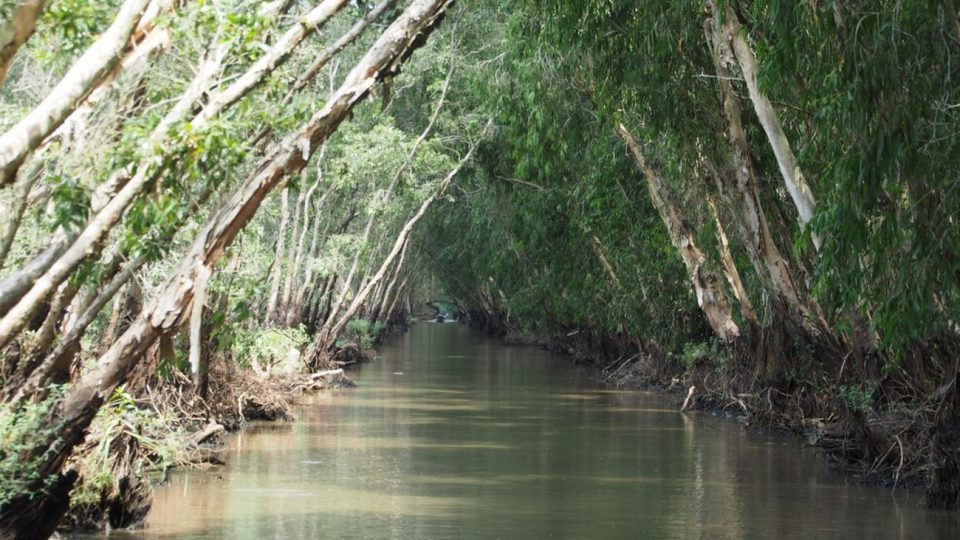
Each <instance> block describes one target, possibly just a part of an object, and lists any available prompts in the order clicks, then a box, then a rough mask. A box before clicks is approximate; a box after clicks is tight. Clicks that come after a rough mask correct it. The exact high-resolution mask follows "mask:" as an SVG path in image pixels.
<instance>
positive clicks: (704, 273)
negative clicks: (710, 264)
mask: <svg viewBox="0 0 960 540" xmlns="http://www.w3.org/2000/svg"><path fill="white" fill-rule="evenodd" d="M617 133H618V134H619V135H620V137H621V138H622V139H623V140H624V142H625V143H626V144H627V148H628V149H629V150H630V153H631V154H632V155H633V159H634V161H635V162H636V164H637V167H638V168H639V169H640V171H641V172H642V173H643V176H644V178H646V180H647V188H648V189H649V191H650V198H651V199H653V204H654V206H655V207H656V208H657V211H658V212H659V213H660V218H661V219H662V220H663V224H664V225H665V226H666V227H667V232H668V233H669V234H670V239H671V241H672V242H673V245H674V247H675V248H677V250H678V251H679V252H680V257H681V258H682V259H683V264H684V265H685V266H686V267H687V272H688V273H689V274H690V282H691V283H692V284H693V290H694V292H695V293H696V295H697V304H698V305H699V306H700V309H701V310H702V311H703V313H704V315H706V317H707V322H709V323H710V328H712V329H713V332H714V333H715V334H716V335H717V337H719V338H720V339H721V340H724V341H730V340H733V339H734V338H736V337H739V336H740V328H739V327H737V323H736V322H735V321H734V320H733V316H732V315H731V313H730V305H729V303H727V295H726V294H725V293H724V291H723V289H722V288H721V286H720V280H719V279H718V278H717V276H715V275H714V274H713V273H712V272H710V271H708V270H707V269H706V268H704V264H705V263H706V262H707V257H706V255H704V254H703V252H702V251H700V248H698V247H697V244H696V242H695V240H694V237H693V233H692V232H691V231H690V229H689V228H688V227H687V225H686V223H685V222H684V220H683V217H682V214H681V213H680V208H679V207H678V206H677V203H676V202H675V201H674V200H673V196H672V194H670V192H669V190H668V189H667V186H666V185H664V183H663V180H662V179H661V178H660V176H659V175H658V174H657V173H656V172H655V171H654V170H653V169H652V168H651V167H650V166H649V165H647V161H646V158H645V156H644V154H643V149H642V148H641V147H640V143H638V142H637V141H636V139H634V138H633V135H631V134H630V132H629V131H628V130H627V128H626V127H625V126H624V125H623V124H620V125H619V126H618V127H617Z"/></svg>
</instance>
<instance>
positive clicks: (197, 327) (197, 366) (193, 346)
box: [189, 266, 211, 397]
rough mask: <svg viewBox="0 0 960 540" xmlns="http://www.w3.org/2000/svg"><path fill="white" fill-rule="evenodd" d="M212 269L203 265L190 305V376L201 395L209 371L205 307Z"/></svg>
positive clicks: (198, 273) (198, 274)
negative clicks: (204, 333) (205, 344)
mask: <svg viewBox="0 0 960 540" xmlns="http://www.w3.org/2000/svg"><path fill="white" fill-rule="evenodd" d="M210 274H211V269H210V267H208V266H201V267H200V271H199V272H197V279H196V281H195V283H194V293H193V302H192V304H191V306H190V353H189V357H190V378H191V380H192V381H193V387H194V389H195V390H196V391H197V393H198V394H200V395H201V397H206V396H204V395H203V394H204V393H205V392H204V391H203V388H202V387H203V384H202V383H203V377H204V376H205V374H206V372H207V366H206V362H205V361H206V360H207V358H206V356H205V355H204V354H203V353H204V344H203V337H204V336H203V333H202V330H203V309H204V307H205V305H206V302H207V284H208V283H209V281H210Z"/></svg>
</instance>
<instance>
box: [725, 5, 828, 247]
mask: <svg viewBox="0 0 960 540" xmlns="http://www.w3.org/2000/svg"><path fill="white" fill-rule="evenodd" d="M710 3H711V4H712V2H710ZM718 15H719V14H718ZM723 16H724V17H723V18H724V20H723V23H722V26H721V29H720V31H721V32H722V33H723V39H725V40H727V41H728V42H729V43H730V47H731V48H732V49H733V53H734V55H735V57H736V59H737V65H738V66H739V67H740V71H741V72H742V73H743V78H744V80H745V81H746V83H747V91H748V92H749V94H750V101H751V103H753V109H754V112H756V114H757V118H758V119H759V120H760V125H761V126H763V131H764V133H766V135H767V141H768V142H769V143H770V147H771V148H772V149H773V153H774V155H775V156H776V158H777V166H778V167H779V168H780V174H781V175H782V176H783V181H784V184H785V185H786V187H787V192H788V193H790V198H791V199H792V200H793V204H794V206H795V207H796V208H797V214H798V215H799V220H798V221H799V223H800V228H804V227H806V226H807V223H809V222H810V220H811V219H813V211H814V208H815V207H816V200H815V199H814V196H813V191H812V190H811V189H810V186H809V185H808V184H807V181H806V179H805V178H804V177H803V171H801V170H800V166H799V165H798V164H797V158H796V156H795V155H794V153H793V149H792V148H791V147H790V140H789V139H788V138H787V134H786V133H785V132H784V131H783V125H782V123H781V122H780V117H779V115H778V114H777V111H776V109H774V108H773V104H772V103H771V102H770V99H769V98H767V96H766V95H764V94H763V92H761V91H760V87H759V85H758V84H757V74H758V72H759V68H758V66H757V59H756V57H755V56H754V54H753V49H751V48H750V44H749V43H747V40H746V38H744V37H743V29H742V28H741V27H740V23H739V22H738V21H737V16H736V14H735V13H734V12H733V8H732V7H730V5H729V3H728V4H727V5H726V9H725V12H724V14H723ZM811 237H812V239H813V244H814V246H815V247H816V248H817V249H818V250H819V249H820V239H819V238H818V237H817V235H816V234H813V235H811Z"/></svg>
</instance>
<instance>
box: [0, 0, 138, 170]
mask: <svg viewBox="0 0 960 540" xmlns="http://www.w3.org/2000/svg"><path fill="white" fill-rule="evenodd" d="M149 1H150V0H127V1H126V2H124V3H123V5H122V6H121V7H120V12H119V13H118V14H117V17H116V19H114V21H113V23H112V24H111V25H110V27H109V28H108V29H107V30H106V32H104V33H103V34H102V35H101V36H100V38H98V39H97V40H96V41H95V42H94V43H93V45H91V46H90V48H89V49H87V51H86V52H85V53H84V54H83V56H81V57H80V59H79V60H77V62H76V64H74V66H73V67H72V68H71V69H70V70H69V71H68V72H67V74H66V75H65V76H64V77H63V79H61V81H60V82H59V83H58V84H57V86H55V87H54V89H53V91H51V92H50V95H48V96H47V97H46V98H45V99H44V100H43V101H42V102H41V103H40V104H39V105H38V106H37V107H36V108H34V109H33V110H32V111H31V112H30V114H28V115H27V116H26V117H25V118H23V119H22V120H20V121H19V122H17V124H16V125H15V126H13V127H12V128H10V130H9V131H7V132H6V133H4V134H3V136H0V187H3V186H5V185H7V184H9V183H10V182H12V181H13V179H14V178H16V175H17V170H19V168H20V166H21V165H22V164H23V162H24V160H25V159H26V158H27V156H29V155H30V153H31V152H33V151H34V150H36V148H37V147H38V146H40V144H41V143H42V142H43V140H44V139H45V138H46V137H47V136H48V135H50V134H51V133H53V131H54V130H55V129H57V128H58V127H59V126H60V124H61V123H63V121H64V120H66V118H67V116H69V115H70V113H72V112H73V111H74V109H76V107H77V105H79V104H80V103H81V102H82V101H83V100H84V99H86V97H87V96H88V95H89V94H90V92H91V91H92V90H93V89H94V88H95V87H96V86H97V85H98V84H99V83H100V81H101V80H103V78H104V77H106V76H107V75H108V74H109V73H110V71H111V70H112V69H113V66H114V65H115V64H116V63H117V62H118V61H119V60H120V57H121V56H122V54H123V51H124V50H126V48H127V42H128V41H129V39H130V36H131V35H132V34H133V31H134V29H136V27H137V23H139V21H140V18H141V17H142V16H143V14H144V11H145V10H146V7H147V4H148V3H149Z"/></svg>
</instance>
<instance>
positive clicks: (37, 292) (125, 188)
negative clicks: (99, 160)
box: [0, 0, 346, 349]
mask: <svg viewBox="0 0 960 540" xmlns="http://www.w3.org/2000/svg"><path fill="white" fill-rule="evenodd" d="M128 1H129V0H128ZM345 3H346V0H326V1H325V2H323V3H322V4H320V5H319V6H317V7H315V8H314V9H312V10H310V12H308V13H307V14H306V15H304V16H303V17H301V18H300V19H298V20H297V24H295V25H294V27H293V28H291V29H290V30H288V31H287V32H286V33H285V34H284V35H283V37H282V38H281V39H280V40H279V41H278V42H277V44H276V45H274V46H273V47H271V48H270V50H268V51H267V52H266V53H265V54H264V55H263V56H262V57H260V58H259V59H258V60H257V62H256V63H254V64H253V65H252V66H251V67H250V68H249V69H248V70H247V71H246V72H244V73H243V74H242V75H241V76H240V77H238V78H237V80H235V81H234V82H233V83H232V84H231V85H230V86H228V87H227V88H225V89H223V90H221V91H220V92H217V93H215V94H213V95H212V96H210V97H209V99H208V101H207V104H206V106H204V108H203V109H202V110H201V111H200V112H199V113H198V114H197V115H196V116H194V117H193V119H192V120H191V121H190V125H191V127H192V129H193V131H194V132H198V131H200V130H202V129H204V128H205V127H206V126H207V125H208V124H209V122H210V121H211V120H212V119H213V118H215V117H216V116H217V115H219V114H220V113H221V112H223V111H224V110H225V109H226V108H228V107H230V106H231V105H233V104H234V103H236V102H237V101H239V100H240V99H242V98H243V97H244V96H246V95H247V94H249V93H250V92H251V91H252V90H253V89H254V88H256V87H257V86H259V85H260V84H261V82H262V81H263V80H264V79H265V78H266V77H267V76H268V75H270V74H271V73H273V71H274V70H275V69H276V68H277V67H278V66H279V65H280V64H281V63H282V62H283V61H284V60H286V59H287V58H288V57H289V56H290V54H291V53H292V52H293V51H294V49H296V47H297V46H298V45H299V44H300V43H302V42H303V40H304V39H305V38H306V37H307V36H309V35H310V34H312V33H314V32H316V31H318V30H319V29H320V28H321V27H322V26H323V25H324V24H325V23H326V22H327V21H328V20H329V19H330V18H331V17H332V16H333V15H334V14H336V12H337V11H339V9H340V8H342V7H343V5H344V4H345ZM226 49H227V46H226V45H224V44H219V45H218V46H216V47H215V52H214V53H213V54H212V55H211V58H209V59H206V60H205V61H204V62H203V63H202V65H201V66H202V67H201V69H200V70H199V73H198V75H197V76H196V77H195V78H194V82H193V83H192V84H191V87H190V89H188V91H187V93H186V94H185V95H184V96H183V97H182V98H181V99H180V101H179V102H178V103H177V105H176V106H175V107H174V108H173V110H171V112H170V113H168V114H167V116H166V117H165V118H164V120H163V121H161V122H160V124H159V125H158V126H157V128H155V129H154V131H153V133H152V134H151V136H150V138H149V139H148V141H147V143H146V144H145V146H144V148H145V150H146V151H147V153H148V155H149V157H147V158H144V159H143V160H141V161H140V163H138V164H137V165H136V167H134V168H131V169H128V170H122V171H119V172H118V173H116V174H114V175H113V176H114V178H112V179H111V180H110V181H109V182H111V184H115V185H117V186H122V188H120V189H119V191H118V192H117V194H116V195H115V196H113V197H112V198H111V199H110V202H109V203H107V204H106V205H105V206H104V207H103V208H102V209H101V210H100V211H99V212H97V215H96V216H94V217H93V218H92V219H91V220H90V221H89V222H88V223H87V225H86V227H85V228H84V230H83V231H82V232H81V233H80V235H79V236H78V237H77V239H76V241H74V242H73V243H72V244H71V245H70V247H69V249H67V251H66V252H65V253H64V254H63V256H61V257H60V259H58V260H57V261H56V263H55V264H53V265H52V266H51V267H50V268H49V269H48V270H47V271H46V273H45V274H44V275H43V277H42V278H40V279H38V280H37V281H36V283H35V284H34V285H33V287H31V289H30V290H29V291H27V293H26V294H24V296H23V298H21V299H20V301H19V302H17V305H16V306H14V307H13V308H12V309H11V310H10V312H9V313H7V314H6V315H5V316H4V317H3V319H2V320H0V349H2V348H3V347H4V346H6V344H7V343H9V342H10V340H11V339H13V337H14V336H15V335H16V334H17V333H18V332H19V331H20V330H22V329H23V327H24V326H25V324H26V321H27V320H28V319H29V317H30V315H32V314H33V312H34V311H35V310H36V309H37V308H38V307H39V306H40V305H41V304H42V302H43V301H45V300H46V298H47V297H48V296H49V295H50V294H51V293H52V291H53V290H54V288H56V287H57V286H59V285H60V283H62V282H63V281H64V280H66V279H67V278H68V277H69V276H70V274H71V273H72V272H73V271H74V270H76V268H77V267H78V266H79V265H80V264H81V263H82V262H83V261H85V260H87V259H89V258H90V257H92V256H93V255H95V254H98V253H99V247H100V245H101V243H102V241H103V239H104V237H105V236H106V235H107V233H109V231H110V229H112V228H113V226H114V225H116V223H117V222H118V221H119V220H120V219H121V217H122V216H123V213H124V212H125V211H126V209H127V208H128V207H129V206H130V205H131V204H132V203H133V201H134V200H135V199H136V198H137V197H138V196H139V195H141V194H142V193H143V192H144V191H145V190H146V189H147V187H148V186H150V185H152V184H153V182H154V181H155V180H156V179H157V178H159V176H160V174H161V173H162V172H163V171H162V168H161V167H156V166H155V163H156V162H162V160H163V158H165V157H171V155H172V152H174V151H175V148H176V145H174V144H172V143H171V142H170V141H169V138H168V136H169V133H168V132H169V128H170V127H171V126H172V125H173V124H174V123H175V122H176V121H179V120H182V119H183V118H184V117H186V116H188V113H189V112H190V110H191V109H192V106H193V102H194V101H195V97H199V95H201V94H202V93H203V91H204V90H205V89H206V86H207V84H205V83H208V82H209V81H211V80H213V79H214V78H215V77H216V75H217V74H219V71H220V69H219V68H220V64H221V63H222V60H223V55H224V54H225V52H226ZM155 148H161V150H160V152H161V153H162V155H159V156H158V155H154V151H155V150H154V149H155ZM0 157H2V154H0ZM0 163H2V161H0ZM131 171H135V172H134V173H133V176H132V177H131V176H130V173H131Z"/></svg>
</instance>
